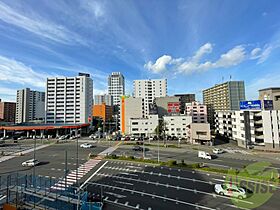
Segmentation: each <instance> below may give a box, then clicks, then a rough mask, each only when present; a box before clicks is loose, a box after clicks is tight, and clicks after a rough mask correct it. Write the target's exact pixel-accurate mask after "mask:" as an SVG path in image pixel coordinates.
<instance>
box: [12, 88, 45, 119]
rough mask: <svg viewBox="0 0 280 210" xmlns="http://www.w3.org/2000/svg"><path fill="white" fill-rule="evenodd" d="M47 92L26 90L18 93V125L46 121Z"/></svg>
mask: <svg viewBox="0 0 280 210" xmlns="http://www.w3.org/2000/svg"><path fill="white" fill-rule="evenodd" d="M44 118H45V92H40V91H35V90H30V88H25V89H22V90H18V91H17V102H16V123H23V122H29V121H34V120H44Z"/></svg>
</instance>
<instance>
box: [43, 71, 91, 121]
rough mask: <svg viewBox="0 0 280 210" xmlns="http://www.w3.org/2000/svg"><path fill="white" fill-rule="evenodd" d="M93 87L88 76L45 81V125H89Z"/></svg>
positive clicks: (81, 75) (80, 75)
mask: <svg viewBox="0 0 280 210" xmlns="http://www.w3.org/2000/svg"><path fill="white" fill-rule="evenodd" d="M92 93H93V85H92V79H91V78H90V75H89V74H83V73H79V76H76V77H55V78H48V79H47V98H46V123H69V124H76V123H89V122H90V120H91V117H92V101H93V100H92Z"/></svg>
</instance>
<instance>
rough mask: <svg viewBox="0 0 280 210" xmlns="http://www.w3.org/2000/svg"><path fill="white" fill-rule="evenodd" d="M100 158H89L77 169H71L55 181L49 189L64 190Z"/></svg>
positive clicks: (91, 167)
mask: <svg viewBox="0 0 280 210" xmlns="http://www.w3.org/2000/svg"><path fill="white" fill-rule="evenodd" d="M100 161H101V159H99V158H95V159H90V160H88V161H87V162H85V163H84V164H82V165H80V166H79V168H78V169H76V170H72V171H71V172H70V173H69V174H68V175H67V176H66V177H65V178H63V179H62V180H60V181H59V182H57V183H56V184H55V185H54V186H52V187H51V189H54V190H65V189H66V188H67V187H69V186H71V185H73V184H75V183H76V182H77V181H78V180H80V179H81V178H82V177H83V176H85V175H86V174H87V173H88V172H89V171H90V170H91V169H93V168H94V167H95V166H96V165H97V164H98V163H99V162H100Z"/></svg>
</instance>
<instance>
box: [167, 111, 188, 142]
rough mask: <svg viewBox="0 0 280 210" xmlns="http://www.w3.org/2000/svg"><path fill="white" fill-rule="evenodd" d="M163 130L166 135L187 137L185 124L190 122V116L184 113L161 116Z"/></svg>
mask: <svg viewBox="0 0 280 210" xmlns="http://www.w3.org/2000/svg"><path fill="white" fill-rule="evenodd" d="M163 123H164V130H165V135H167V137H177V138H184V139H187V138H188V136H189V135H188V134H187V126H189V125H190V124H191V123H192V117H191V116H186V115H176V116H163Z"/></svg>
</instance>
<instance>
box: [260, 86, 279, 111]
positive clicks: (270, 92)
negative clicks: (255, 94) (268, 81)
mask: <svg viewBox="0 0 280 210" xmlns="http://www.w3.org/2000/svg"><path fill="white" fill-rule="evenodd" d="M259 99H260V100H272V102H273V109H276V110H280V87H271V88H265V89H261V90H259Z"/></svg>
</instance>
